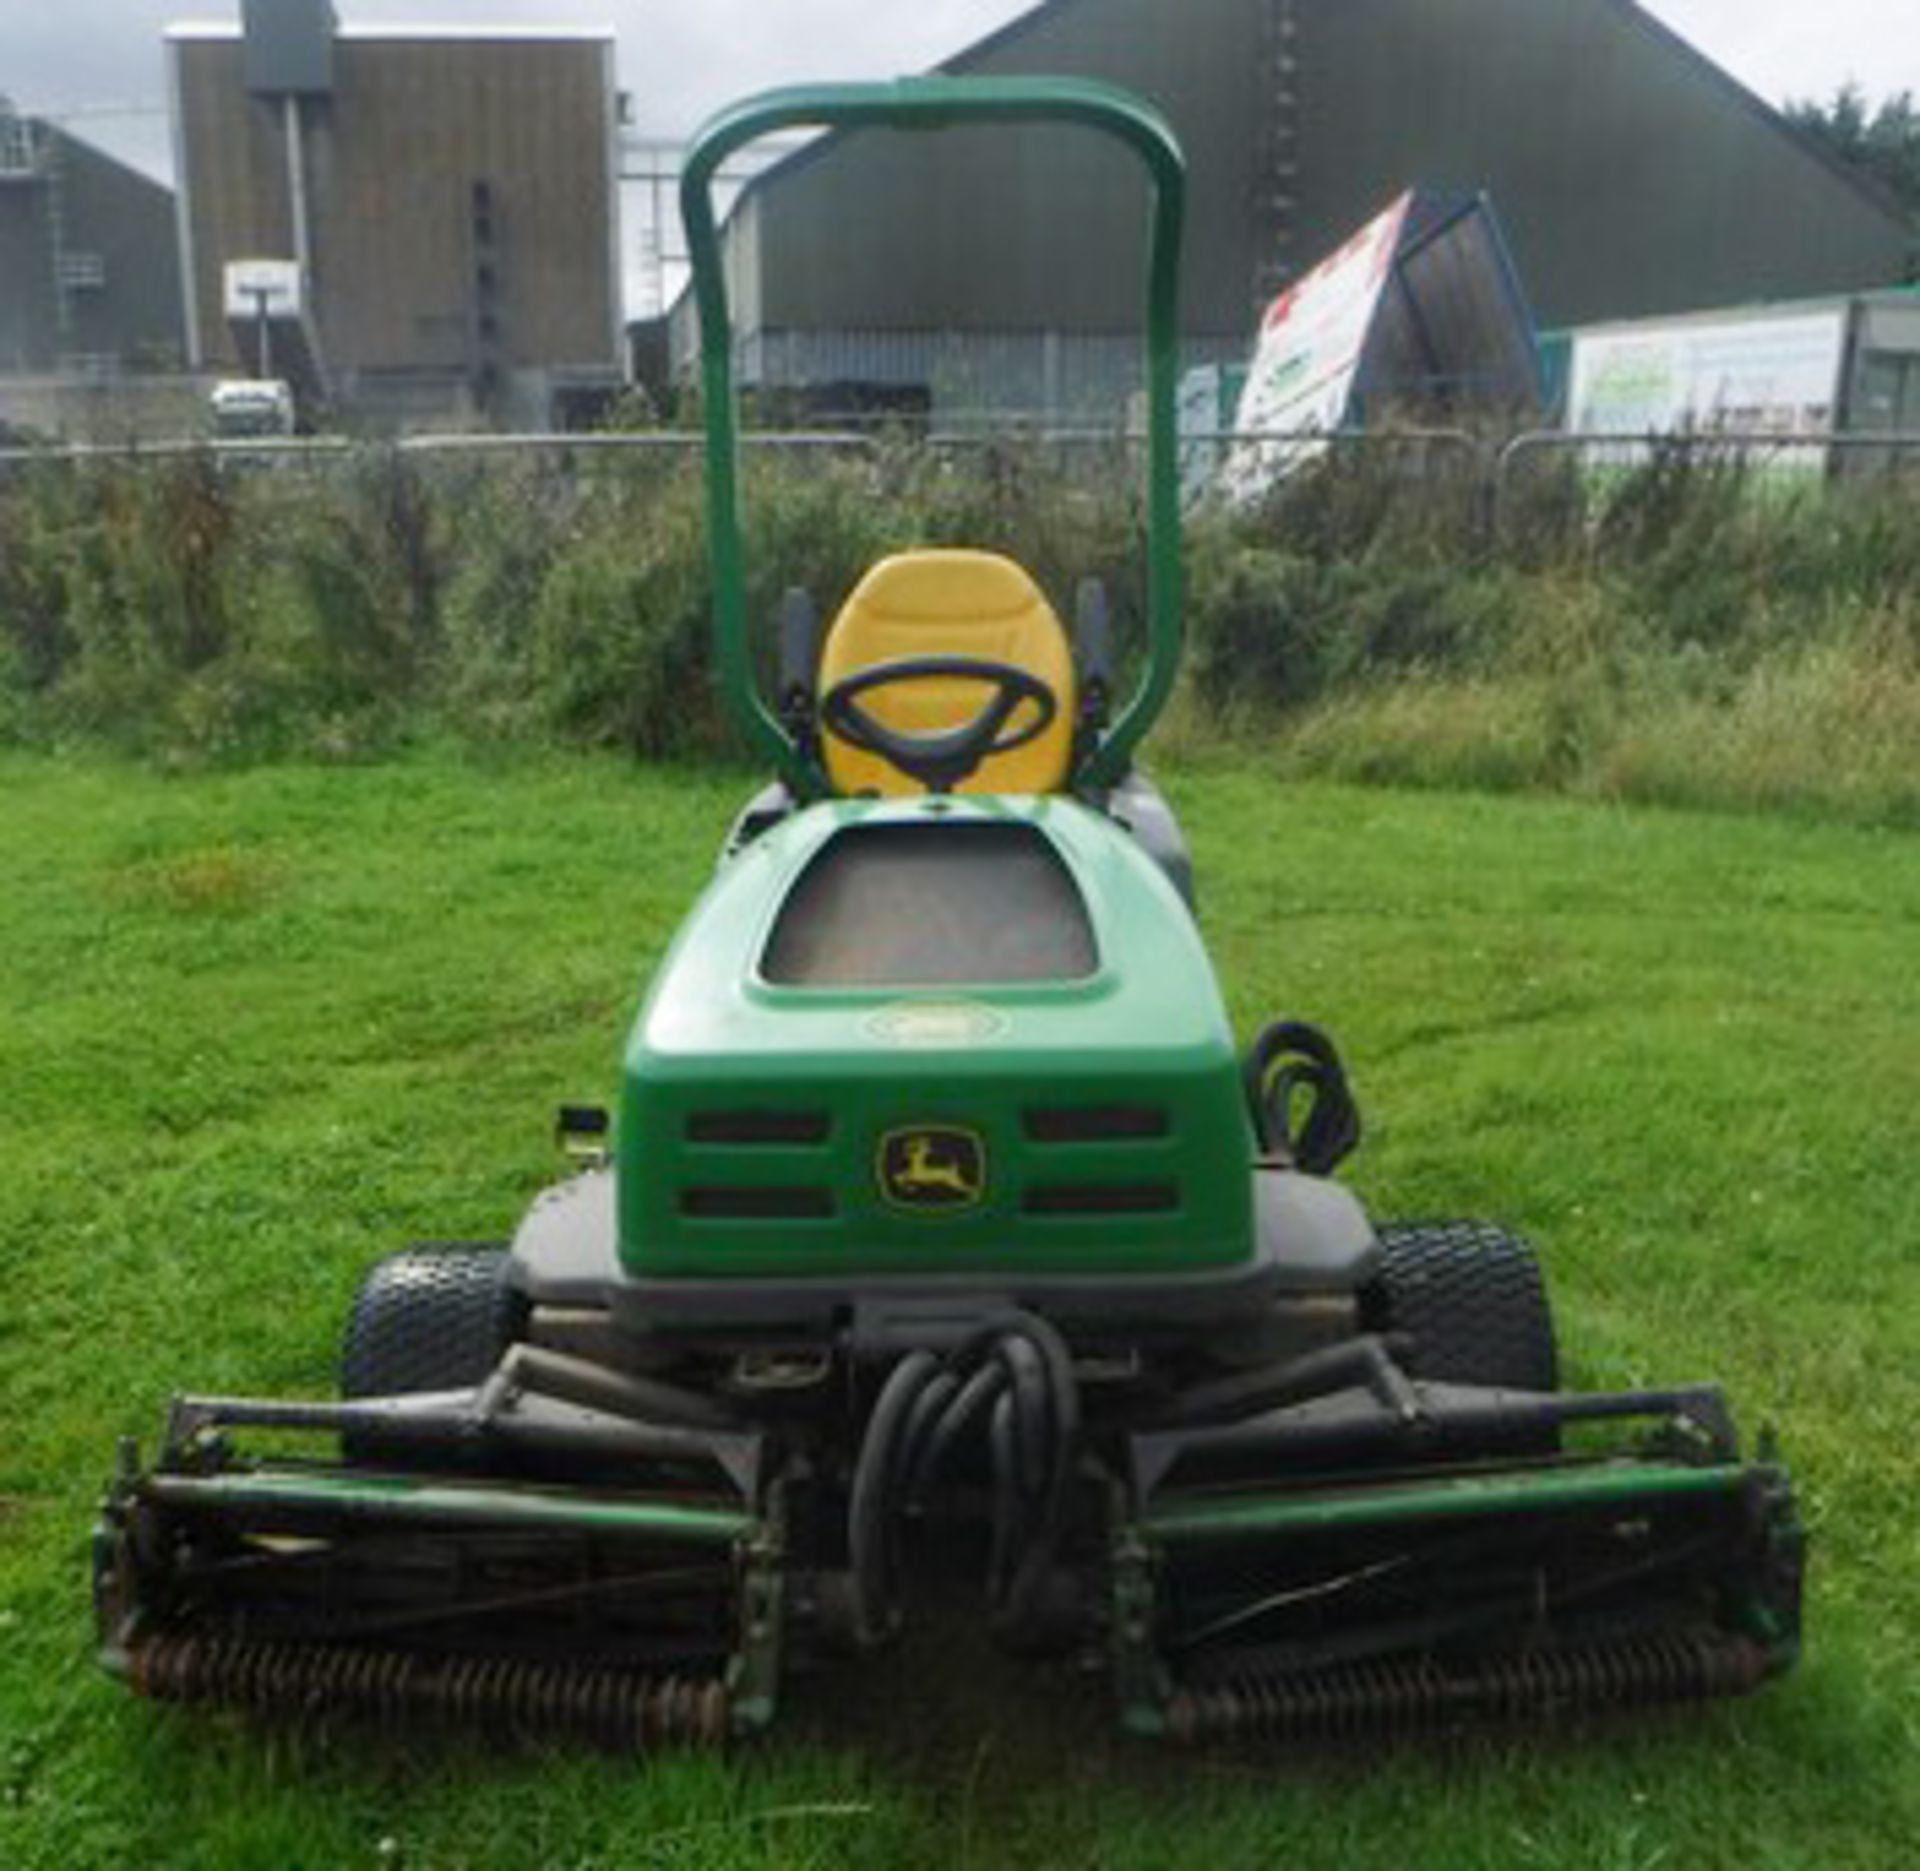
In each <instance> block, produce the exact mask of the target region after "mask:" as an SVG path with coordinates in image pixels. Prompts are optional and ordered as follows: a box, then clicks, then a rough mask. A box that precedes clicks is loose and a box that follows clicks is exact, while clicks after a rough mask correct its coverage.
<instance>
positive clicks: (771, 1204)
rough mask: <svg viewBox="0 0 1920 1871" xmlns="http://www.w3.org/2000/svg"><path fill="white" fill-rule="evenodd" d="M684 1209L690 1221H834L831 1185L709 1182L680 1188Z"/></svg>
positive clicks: (683, 1212) (681, 1208) (681, 1206)
mask: <svg viewBox="0 0 1920 1871" xmlns="http://www.w3.org/2000/svg"><path fill="white" fill-rule="evenodd" d="M680 1212H681V1214H683V1215H684V1216H686V1217H687V1219H688V1220H689V1221H830V1220H831V1219H832V1218H833V1212H834V1211H833V1192H832V1191H831V1190H829V1189H810V1188H801V1187H785V1188H783V1187H780V1186H778V1185H775V1184H771V1183H769V1184H765V1185H759V1184H753V1183H734V1184H709V1185H706V1186H704V1187H701V1188H694V1189H682V1190H681V1191H680Z"/></svg>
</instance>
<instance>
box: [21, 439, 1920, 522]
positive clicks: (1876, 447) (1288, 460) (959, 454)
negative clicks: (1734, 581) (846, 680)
mask: <svg viewBox="0 0 1920 1871" xmlns="http://www.w3.org/2000/svg"><path fill="white" fill-rule="evenodd" d="M740 440H741V444H742V447H743V448H744V449H746V450H747V451H749V452H750V453H751V454H753V455H756V456H789V457H793V456H813V455H841V456H844V455H853V456H858V457H863V458H867V459H871V460H875V461H882V462H884V461H887V460H891V459H895V458H897V457H898V456H901V455H904V456H906V457H909V458H911V457H915V456H918V457H921V458H924V459H928V460H932V461H934V462H939V461H942V460H953V461H960V460H972V461H976V462H979V461H1013V460H1020V461H1026V462H1030V463H1037V464H1038V465H1039V466H1040V468H1041V469H1042V470H1043V471H1044V472H1046V473H1048V474H1050V475H1051V476H1053V477H1055V478H1057V479H1058V480H1059V481H1060V482H1062V483H1063V484H1065V485H1069V486H1075V487H1079V488H1083V489H1097V490H1106V491H1114V492H1121V491H1124V489H1125V488H1126V487H1127V486H1128V485H1130V484H1132V483H1134V482H1135V481H1136V480H1137V477H1138V475H1139V473H1140V470H1141V466H1142V457H1143V454H1144V437H1143V436H1142V435H1141V434H1140V433H1139V431H1138V430H1137V429H1132V428H1120V427H1112V426H1108V427H1097V426H1090V425H1089V426H1078V427H1066V426H1047V425H1042V424H1039V423H1033V424H1030V425H1022V424H1010V425H1008V426H1007V427H1005V428H1004V429H1002V430H1001V431H999V432H996V433H991V434H989V433H982V432H980V431H977V430H974V429H964V430H957V431H943V430H941V429H939V428H937V427H934V428H928V427H926V426H924V425H913V424H907V423H902V422H901V421H900V420H899V418H897V417H893V418H888V417H874V418H871V419H869V420H868V421H866V422H864V423H861V424H855V423H851V422H850V423H848V424H846V425H845V426H834V427H818V428H811V429H780V430H771V429H769V430H747V431H744V432H743V433H742V434H741V437H740ZM704 447H705V442H704V439H703V437H702V436H701V434H699V433H698V432H696V431H692V430H677V429H661V430H645V431H637V432H632V433H625V432H622V433H598V432H593V433H564V434H516V435H494V434H466V435H440V434H434V435H413V436H405V437H401V438H398V439H395V440H391V441H379V442H375V441H366V440H362V439H357V438H352V437H345V436H317V437H267V436H260V437H235V438H224V439H194V438H182V439H177V440H171V441H151V442H134V441H129V442H125V443H120V444H113V443H76V444H64V445H60V446H47V447H24V448H22V447H15V448H7V449H0V479H4V477H5V476H6V475H7V474H9V473H10V472H16V471H20V470H23V469H28V468H40V467H58V466H62V465H66V466H82V465H88V464H100V465H127V466H133V467H139V466H142V465H146V464H153V465H159V464H163V463H166V462H170V461H180V460H185V459H204V460H210V461H213V462H215V463H219V464H233V465H234V466H236V467H239V468H247V467H251V466H255V465H268V464H273V465H278V466H282V467H290V468H294V469H305V470H310V471H320V470H326V469H329V468H334V467H338V466H341V465H344V464H352V463H356V462H364V461H371V460H381V459H393V458H397V459H401V460H406V461H417V462H421V463H432V462H446V463H455V462H476V463H479V462H485V463H491V462H529V463H534V462H538V463H542V464H546V465H548V466H551V467H553V468H556V469H558V470H560V471H562V472H570V473H578V474H582V475H586V474H588V473H589V472H590V469H591V464H597V463H607V464H611V463H614V462H621V461H640V460H650V461H654V462H659V463H697V462H698V461H699V460H700V458H701V456H702V453H703V450H704ZM1180 455H1181V472H1182V481H1183V485H1184V487H1185V489H1186V493H1187V499H1188V504H1189V506H1190V507H1193V506H1198V505H1201V504H1204V503H1205V502H1207V501H1208V500H1210V499H1215V498H1217V497H1219V490H1220V488H1221V486H1222V470H1223V468H1225V467H1226V466H1227V465H1228V464H1229V463H1232V462H1236V461H1238V462H1241V463H1251V464H1253V467H1254V469H1255V471H1256V478H1257V477H1258V476H1259V475H1266V476H1269V477H1270V478H1271V479H1272V480H1273V481H1274V482H1275V483H1278V484H1281V485H1282V486H1283V487H1285V488H1292V487H1294V486H1299V485H1305V484H1307V482H1308V481H1309V477H1310V475H1311V474H1313V473H1316V472H1324V471H1326V470H1327V469H1328V468H1329V467H1331V468H1333V469H1335V470H1336V471H1337V470H1340V469H1354V468H1357V469H1358V470H1359V471H1360V472H1361V473H1363V474H1365V475H1370V476H1372V477H1374V479H1375V480H1376V481H1377V482H1378V483H1380V484H1381V485H1382V486H1383V487H1384V488H1385V490H1386V493H1387V496H1388V497H1391V496H1392V495H1393V494H1394V492H1395V490H1401V491H1402V492H1404V494H1405V496H1406V497H1407V498H1408V499H1409V500H1410V501H1411V500H1414V499H1419V500H1422V501H1424V502H1426V503H1427V505H1428V507H1429V508H1430V509H1434V510H1437V511H1440V512H1442V513H1443V514H1444V516H1445V517H1446V519H1447V522H1448V523H1449V524H1457V525H1458V526H1460V527H1461V528H1462V529H1463V537H1471V538H1472V539H1473V540H1475V541H1477V542H1478V543H1481V544H1484V545H1491V546H1494V547H1499V546H1502V545H1504V544H1506V543H1508V541H1509V539H1510V537H1511V536H1512V535H1513V533H1514V531H1515V529H1516V526H1517V525H1518V523H1519V521H1520V519H1521V517H1522V515H1527V516H1530V517H1532V518H1533V519H1535V520H1536V521H1537V520H1539V519H1540V517H1541V516H1542V515H1543V514H1548V515H1550V517H1551V519H1552V521H1553V523H1555V524H1561V525H1580V526H1585V525H1590V524H1591V523H1592V522H1594V521H1595V520H1596V519H1598V518H1601V517H1604V515H1605V513H1606V511H1607V510H1608V507H1609V504H1610V503H1611V501H1612V500H1613V499H1615V498H1616V497H1617V495H1618V493H1619V491H1620V490H1621V489H1622V488H1623V487H1625V486H1628V485H1630V484H1631V477H1632V476H1633V475H1634V474H1635V472H1636V471H1642V470H1645V469H1647V468H1649V467H1655V466H1661V465H1669V464H1671V465H1678V466H1685V467H1689V468H1698V469H1702V470H1710V471H1713V472H1716V473H1726V474H1728V475H1729V476H1738V477H1740V478H1741V479H1743V480H1745V481H1748V482H1750V483H1752V484H1753V485H1754V486H1756V487H1757V488H1761V489H1773V490H1776V491H1778V490H1786V491H1791V490H1793V489H1802V488H1808V487H1813V486H1820V485H1829V484H1843V485H1844V484H1854V483H1859V482H1873V481H1878V480H1882V479H1885V478H1888V477H1899V478H1901V480H1902V481H1903V482H1904V479H1905V477H1907V476H1910V475H1911V476H1915V477H1916V480H1917V481H1920V431H1913V430H1898V431H1881V432H1853V433H1835V432H1828V431H1821V432H1817V433H1811V434H1801V435H1782V434H1777V433H1774V432H1771V431H1765V430H1714V431H1707V430H1701V431H1687V432H1679V433H1673V434H1660V435H1623V434H1620V433H1617V432H1600V431H1568V430H1560V429H1536V430H1527V431H1524V432H1522V433H1519V434H1507V435H1500V434H1494V435H1485V434H1476V433H1475V432H1473V431H1470V430H1468V429H1464V428H1445V427H1433V428H1405V429H1383V430H1377V431H1369V430H1353V431H1336V432H1333V433H1324V434H1323V433H1317V432H1298V431H1285V432H1282V431H1264V430H1245V429H1218V430H1205V431H1187V432H1183V434H1182V435H1181V437H1180ZM1436 491H1443V494H1444V498H1443V500H1442V501H1440V502H1439V503H1436V502H1435V501H1434V498H1433V496H1434V495H1435V493H1436ZM1916 494H1917V497H1920V486H1917V487H1916Z"/></svg>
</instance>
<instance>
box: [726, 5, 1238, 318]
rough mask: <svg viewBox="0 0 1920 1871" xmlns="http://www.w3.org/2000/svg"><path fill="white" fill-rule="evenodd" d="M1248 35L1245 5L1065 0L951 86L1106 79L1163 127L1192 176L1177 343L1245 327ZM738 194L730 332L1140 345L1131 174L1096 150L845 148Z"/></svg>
mask: <svg viewBox="0 0 1920 1871" xmlns="http://www.w3.org/2000/svg"><path fill="white" fill-rule="evenodd" d="M1261 26H1262V22H1261V20H1260V18H1259V8H1258V7H1257V6H1255V5H1252V4H1247V3H1245V0H1197V3H1194V0H1190V3H1189V4H1184V5H1180V6H1168V5H1165V4H1163V0H1097V3H1094V0H1078V3H1075V4H1066V5H1058V4H1057V5H1056V6H1054V7H1053V8H1051V9H1049V10H1047V11H1046V12H1045V13H1044V14H1043V15H1042V16H1041V17H1040V18H1039V20H1038V21H1037V22H1036V23H1034V24H1033V25H1032V26H1030V27H1028V28H1026V29H1024V30H1021V31H1018V32H1016V33H1014V34H1012V35H1009V36H1006V37H1004V38H1003V39H1001V40H999V41H997V42H990V43H989V44H988V45H987V46H986V47H985V48H984V49H982V50H981V51H979V52H978V53H977V54H976V55H974V56H970V57H968V58H966V59H965V60H964V61H962V62H961V63H960V64H957V65H956V67H955V69H964V70H966V71H968V72H978V73H1008V72H1018V73H1026V74H1033V73H1052V74H1065V75H1072V76H1079V77H1097V78H1109V79H1113V80H1116V81H1118V82H1120V83H1122V84H1126V85H1129V86H1131V87H1133V88H1134V89H1137V90H1140V91H1143V92H1145V93H1146V94H1147V95H1148V96H1150V97H1152V98H1153V99H1154V100H1155V102H1157V103H1158V104H1159V105H1160V106H1161V108H1162V109H1163V110H1165V111H1166V112H1167V113H1168V114H1169V116H1171V117H1172V119H1173V121H1174V123H1175V124H1176V126H1177V127H1178V129H1179V132H1180V137H1181V142H1182V144H1183V146H1184V147H1185V149H1186V153H1187V159H1188V164H1189V169H1190V173H1191V190H1190V206H1189V213H1188V226H1187V242H1186V254H1187V266H1186V270H1185V274H1184V279H1183V292H1182V298H1183V303H1184V307H1185V323H1186V327H1187V329H1188V330H1189V331H1191V332H1233V333H1242V332H1245V331H1247V330H1249V329H1250V328H1251V323H1252V316H1253V305H1254V300H1253V280H1252V273H1251V248H1250V239H1249V234H1248V230H1247V225H1246V224H1247V222H1248V220H1249V217H1250V215H1251V212H1252V202H1253V191H1254V187H1255V183H1256V179H1257V178H1256V165H1257V162H1258V156H1259V150H1260V136H1259V104H1260V92H1259V84H1260V65H1261V61H1260V57H1259V35H1260V31H1261ZM750 193H751V194H756V195H759V196H760V197H761V199H762V201H763V204H764V205H763V211H762V215H761V228H760V239H759V247H760V251H759V256H758V257H759V270H760V294H759V300H758V305H757V306H755V305H754V304H753V303H751V302H749V303H748V304H747V305H745V306H743V308H742V311H743V313H744V314H745V319H746V322H748V323H752V322H755V314H756V312H757V314H758V321H757V322H760V323H764V324H765V325H766V326H768V327H770V328H775V329H781V328H788V327H807V326H830V327H852V328H856V329H862V330H884V329H889V328H901V327H920V328H927V327H933V328H936V329H938V328H946V329H954V330H1021V329H1027V330H1049V329H1056V330H1057V329H1069V330H1075V331H1089V332H1121V331H1129V330H1135V329H1137V328H1138V327H1139V324H1140V321H1141V306H1142V301H1143V294H1144V271H1143V269H1144V266H1145V230H1146V219H1147V211H1146V206H1145V202H1146V178H1145V172H1144V170H1143V169H1142V168H1141V166H1140V163H1139V160H1138V159H1137V158H1136V157H1135V156H1134V155H1133V154H1132V153H1131V152H1130V151H1128V150H1126V149H1124V148H1122V147H1120V146H1119V145H1118V144H1114V143H1111V142H1110V141H1108V140H1107V139H1104V138H1102V137H1100V136H1098V135H1097V134H1096V133H1094V132H1091V131H1086V130H1075V129H1056V128H1052V127H1045V128H1040V127H1033V128H1017V129H1005V128H998V129H974V128H967V129H958V130H953V131H946V132H942V133H941V134H940V135H939V136H938V137H929V136H916V137H903V136H899V135H891V136H890V135H887V134H886V133H884V132H878V131H872V132H862V133H859V134H857V135H854V136H850V137H846V138H844V139H835V140H834V141H833V142H832V143H830V144H828V145H826V146H824V147H822V148H820V149H818V150H817V151H804V152H802V153H801V154H800V156H798V157H797V158H794V159H791V160H790V162H789V164H788V165H786V166H785V167H784V168H783V169H782V170H780V171H778V172H776V173H775V174H774V175H773V176H771V177H769V178H768V179H766V180H765V181H763V182H762V183H760V184H759V185H758V186H757V187H756V188H755V189H754V190H752V191H750Z"/></svg>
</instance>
